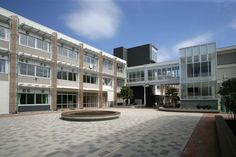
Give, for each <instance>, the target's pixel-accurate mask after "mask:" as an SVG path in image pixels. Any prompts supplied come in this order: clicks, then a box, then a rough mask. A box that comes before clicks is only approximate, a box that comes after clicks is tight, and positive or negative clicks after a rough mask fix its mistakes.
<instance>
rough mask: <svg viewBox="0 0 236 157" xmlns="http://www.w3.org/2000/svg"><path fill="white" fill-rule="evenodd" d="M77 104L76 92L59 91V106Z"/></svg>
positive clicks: (74, 105)
mask: <svg viewBox="0 0 236 157" xmlns="http://www.w3.org/2000/svg"><path fill="white" fill-rule="evenodd" d="M76 106H77V94H76V93H66V92H63V93H57V108H58V109H61V108H75V107H76Z"/></svg>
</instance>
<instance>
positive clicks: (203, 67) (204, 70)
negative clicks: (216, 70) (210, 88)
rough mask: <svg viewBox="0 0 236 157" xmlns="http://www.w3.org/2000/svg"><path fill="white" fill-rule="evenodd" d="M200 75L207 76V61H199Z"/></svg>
mask: <svg viewBox="0 0 236 157" xmlns="http://www.w3.org/2000/svg"><path fill="white" fill-rule="evenodd" d="M201 75H202V76H208V62H202V63H201Z"/></svg>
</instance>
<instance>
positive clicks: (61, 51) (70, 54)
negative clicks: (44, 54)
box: [57, 46, 78, 60]
mask: <svg viewBox="0 0 236 157" xmlns="http://www.w3.org/2000/svg"><path fill="white" fill-rule="evenodd" d="M57 53H58V55H60V56H62V57H66V58H69V59H72V60H78V53H77V52H75V51H72V50H70V49H68V48H65V47H59V46H58V47H57Z"/></svg>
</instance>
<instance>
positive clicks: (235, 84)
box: [218, 78, 236, 119]
mask: <svg viewBox="0 0 236 157" xmlns="http://www.w3.org/2000/svg"><path fill="white" fill-rule="evenodd" d="M218 93H219V94H220V95H221V96H222V97H223V99H222V100H223V103H224V105H225V107H226V108H227V109H228V110H230V111H231V112H232V113H233V115H234V119H236V78H231V79H228V80H226V81H224V82H223V83H222V87H220V90H219V92H218Z"/></svg>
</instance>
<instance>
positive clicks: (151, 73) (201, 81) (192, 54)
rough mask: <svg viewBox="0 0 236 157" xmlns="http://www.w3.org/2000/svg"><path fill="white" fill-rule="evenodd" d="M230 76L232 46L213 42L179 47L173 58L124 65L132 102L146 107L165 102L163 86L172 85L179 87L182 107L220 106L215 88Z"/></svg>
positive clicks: (235, 58) (234, 67)
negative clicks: (177, 58)
mask: <svg viewBox="0 0 236 157" xmlns="http://www.w3.org/2000/svg"><path fill="white" fill-rule="evenodd" d="M143 53H144V54H145V51H143ZM135 59H137V58H135ZM127 64H129V61H128V62H127ZM233 77H236V46H229V47H225V48H216V43H208V44H202V45H196V46H191V47H186V48H181V49H180V50H179V60H176V61H166V62H160V63H158V62H157V63H153V64H144V65H139V66H132V67H128V68H127V85H128V86H130V87H131V88H132V89H134V93H135V96H134V102H135V103H139V104H145V105H147V106H154V105H156V104H160V103H161V101H162V102H163V101H164V103H165V91H166V89H167V87H168V86H174V87H176V88H177V89H179V96H180V101H181V106H182V107H188V108H195V107H196V106H197V105H200V104H201V105H204V104H205V105H211V107H212V108H215V109H220V108H222V105H221V101H220V100H221V98H220V96H219V95H218V94H217V92H218V89H219V88H220V85H221V83H222V82H223V81H224V80H227V79H229V78H233ZM163 97H164V100H163ZM161 98H162V100H160V99H161Z"/></svg>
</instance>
